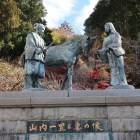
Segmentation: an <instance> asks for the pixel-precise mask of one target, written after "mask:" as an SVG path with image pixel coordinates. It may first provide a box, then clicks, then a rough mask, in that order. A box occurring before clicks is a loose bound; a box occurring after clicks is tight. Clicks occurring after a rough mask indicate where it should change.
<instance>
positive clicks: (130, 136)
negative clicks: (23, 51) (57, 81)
mask: <svg viewBox="0 0 140 140" xmlns="http://www.w3.org/2000/svg"><path fill="white" fill-rule="evenodd" d="M67 120H74V121H80V120H100V121H102V120H108V121H110V122H111V131H110V130H109V131H106V132H105V131H103V132H101V131H100V132H85V133H81V132H78V133H63V132H62V133H47V132H43V133H42V132H41V131H40V132H38V133H34V134H31V133H29V132H28V131H27V122H31V121H35V122H37V121H39V122H40V121H50V122H54V121H62V122H63V121H67ZM104 122H106V121H104ZM139 124H140V90H139V89H137V90H129V89H125V90H123V89H122V90H117V89H115V90H113V89H110V90H90V91H89V90H79V91H41V92H38V91H22V92H0V140H8V139H10V140H94V139H95V140H140V125H139ZM52 125H53V124H52ZM86 127H88V126H86Z"/></svg>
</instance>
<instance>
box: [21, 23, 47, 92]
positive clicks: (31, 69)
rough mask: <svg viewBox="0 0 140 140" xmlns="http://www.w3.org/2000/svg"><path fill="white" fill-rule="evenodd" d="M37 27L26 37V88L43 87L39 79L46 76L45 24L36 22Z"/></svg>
mask: <svg viewBox="0 0 140 140" xmlns="http://www.w3.org/2000/svg"><path fill="white" fill-rule="evenodd" d="M35 29H36V31H35V32H31V33H29V34H28V35H27V37H26V45H25V48H24V49H25V51H24V54H25V64H24V75H25V76H24V89H30V88H41V85H40V83H39V79H40V78H43V77H44V76H45V68H44V58H45V47H44V40H43V39H42V37H41V35H42V34H43V33H44V31H45V26H44V25H43V24H40V23H36V24H35Z"/></svg>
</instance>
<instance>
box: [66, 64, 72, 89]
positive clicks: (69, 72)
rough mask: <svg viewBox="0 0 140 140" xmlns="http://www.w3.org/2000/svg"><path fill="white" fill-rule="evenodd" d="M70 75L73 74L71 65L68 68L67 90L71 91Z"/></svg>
mask: <svg viewBox="0 0 140 140" xmlns="http://www.w3.org/2000/svg"><path fill="white" fill-rule="evenodd" d="M72 74H73V65H70V66H68V73H67V76H68V90H72Z"/></svg>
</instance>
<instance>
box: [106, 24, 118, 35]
mask: <svg viewBox="0 0 140 140" xmlns="http://www.w3.org/2000/svg"><path fill="white" fill-rule="evenodd" d="M104 28H105V32H106V33H107V34H109V33H115V32H116V29H115V27H114V25H113V24H112V23H111V22H108V23H106V24H105V26H104Z"/></svg>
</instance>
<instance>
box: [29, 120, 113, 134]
mask: <svg viewBox="0 0 140 140" xmlns="http://www.w3.org/2000/svg"><path fill="white" fill-rule="evenodd" d="M111 128H112V125H111V121H109V120H65V121H28V122H27V133H83V132H84V133H85V132H86V133H91V132H110V131H111Z"/></svg>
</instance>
